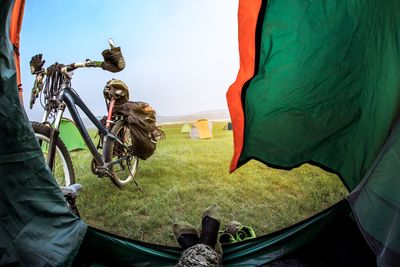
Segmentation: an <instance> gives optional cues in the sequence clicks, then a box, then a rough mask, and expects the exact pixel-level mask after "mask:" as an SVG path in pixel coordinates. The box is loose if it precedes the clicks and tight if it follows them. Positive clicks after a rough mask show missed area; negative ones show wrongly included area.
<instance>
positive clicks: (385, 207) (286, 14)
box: [0, 0, 400, 266]
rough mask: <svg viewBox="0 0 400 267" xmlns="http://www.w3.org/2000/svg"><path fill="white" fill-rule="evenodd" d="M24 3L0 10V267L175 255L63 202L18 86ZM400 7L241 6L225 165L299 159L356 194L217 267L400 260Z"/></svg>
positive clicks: (161, 262)
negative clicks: (90, 221)
mask: <svg viewBox="0 0 400 267" xmlns="http://www.w3.org/2000/svg"><path fill="white" fill-rule="evenodd" d="M23 8H24V1H23V0H4V1H3V2H2V5H1V6H0V20H1V22H2V23H1V27H2V28H1V31H0V35H1V43H0V46H1V51H0V58H1V61H0V106H1V107H2V108H1V109H0V122H1V124H2V127H1V128H0V136H1V144H0V173H1V174H2V176H1V178H0V188H1V189H0V266H4V265H7V266H70V265H73V266H173V265H175V264H176V263H177V260H178V258H179V255H180V253H181V249H179V248H177V247H169V246H162V245H156V244H149V243H145V242H141V241H137V240H131V239H128V238H124V237H120V236H116V235H113V234H111V233H108V232H105V231H102V230H99V229H95V228H92V227H90V226H88V225H87V224H86V223H85V222H84V221H83V220H81V219H80V218H78V217H77V216H75V215H74V214H73V213H72V212H71V211H70V210H69V209H68V207H67V206H66V204H65V200H64V198H63V195H62V193H61V190H60V188H59V187H58V185H57V183H56V181H55V179H54V178H53V177H52V175H51V172H50V171H49V169H48V168H47V166H46V163H45V161H44V158H43V155H42V151H41V149H40V147H39V145H38V143H37V141H36V138H35V136H34V134H33V131H32V128H31V126H30V123H29V120H28V118H27V116H26V113H25V111H24V109H23V107H22V106H21V104H20V100H19V96H18V92H19V90H18V87H19V84H21V81H20V77H19V76H18V69H19V59H18V47H19V33H20V30H21V23H22V15H23ZM398 10H400V2H398V1H397V0H389V1H378V0H375V1H372V0H371V1H367V0H366V1H361V2H358V3H357V4H356V3H352V2H349V1H336V2H318V3H316V2H313V3H311V2H310V3H309V5H305V4H304V2H303V1H296V4H293V5H287V3H285V1H279V0H275V1H261V0H253V1H249V0H241V1H240V2H239V11H238V19H239V43H240V45H239V52H240V55H241V62H240V70H239V73H238V76H237V80H236V81H235V83H234V84H232V86H231V87H230V88H229V91H228V93H227V99H228V105H229V109H230V113H231V118H232V125H233V134H234V138H235V142H234V143H235V154H234V157H233V160H232V165H231V171H234V170H235V169H236V168H238V167H240V166H241V165H243V164H245V163H246V162H247V161H249V160H250V159H257V160H259V161H261V162H263V163H265V164H267V165H268V166H273V167H276V168H283V169H291V168H294V167H295V166H298V165H300V164H303V163H306V162H308V163H312V164H315V165H318V166H321V167H323V168H325V169H327V170H329V171H332V172H334V173H336V174H338V175H339V177H340V178H341V180H342V182H343V183H344V184H345V185H346V187H347V188H348V189H349V191H350V192H351V193H350V194H349V195H348V197H347V198H346V199H343V200H342V201H340V202H338V203H337V204H335V205H333V206H332V207H330V208H328V209H326V210H324V211H322V212H320V213H318V214H315V215H314V216H312V217H310V218H308V219H306V220H303V221H300V222H298V223H296V224H294V225H292V226H289V227H287V228H284V229H281V230H279V231H277V232H274V233H271V234H267V235H263V236H259V237H257V238H255V239H251V240H247V241H244V242H240V243H236V244H229V245H225V246H224V247H223V251H224V255H223V257H224V265H226V266H398V264H399V262H400V219H399V218H400V216H398V215H399V210H400V209H399V207H400V194H398V188H400V179H399V176H398V172H399V169H400V160H399V159H400V124H399V123H398V120H399V118H400V108H399V107H400V90H399V88H400V76H399V75H398V73H399V72H400V63H399V62H400V60H399V59H400V23H398V22H399V16H398ZM349 14H351V16H349ZM316 21H317V22H318V23H316ZM249 29H250V30H249ZM251 29H252V30H251ZM299 32H301V34H298V33H299ZM327 33H328V34H327ZM329 34H330V35H329ZM328 37H329V38H328ZM296 38H301V39H300V42H299V43H300V45H299V46H298V47H294V46H293V45H291V41H293V39H296ZM327 38H328V39H327ZM281 47H284V48H283V49H282V48H281ZM338 88H339V89H338ZM10 117H11V118H13V120H10V119H9V118H10ZM310 129H312V133H313V134H312V135H309V134H308V133H309V132H310ZM259 136H262V139H260V138H258V137H259ZM11 137H12V138H11Z"/></svg>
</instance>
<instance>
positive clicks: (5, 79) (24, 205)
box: [0, 0, 87, 266]
mask: <svg viewBox="0 0 400 267" xmlns="http://www.w3.org/2000/svg"><path fill="white" fill-rule="evenodd" d="M13 2H14V1H11V0H4V1H2V3H1V5H0V21H1V22H2V23H1V24H0V25H1V30H0V48H1V49H0V58H1V60H0V106H1V109H0V121H1V125H2V127H0V136H1V141H0V174H1V176H0V266H3V265H11V266H69V265H70V264H71V263H72V261H73V260H74V258H75V255H76V254H77V252H78V249H79V245H80V243H81V241H82V239H83V237H84V235H85V231H86V228H87V226H86V224H85V223H84V222H82V221H81V220H80V219H79V218H77V217H76V216H75V215H73V213H72V212H71V211H70V210H69V209H68V207H67V205H66V202H65V200H64V198H63V195H62V193H61V190H60V188H59V187H58V185H57V183H56V181H55V180H54V178H53V177H52V175H51V172H50V170H49V169H48V168H47V167H46V164H45V161H44V158H43V155H42V151H41V150H40V148H39V144H38V143H37V141H36V138H35V136H34V134H33V131H32V128H31V127H30V124H29V122H28V119H27V117H26V114H25V112H24V110H23V109H22V107H21V105H20V102H19V99H18V94H17V92H18V90H17V81H16V70H15V65H14V61H13V46H12V44H11V43H10V40H9V25H10V24H9V23H10V14H11V8H12V5H13ZM10 118H12V119H10Z"/></svg>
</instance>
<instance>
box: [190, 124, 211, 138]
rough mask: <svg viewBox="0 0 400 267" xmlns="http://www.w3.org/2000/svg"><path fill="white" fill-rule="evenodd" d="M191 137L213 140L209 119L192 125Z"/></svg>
mask: <svg viewBox="0 0 400 267" xmlns="http://www.w3.org/2000/svg"><path fill="white" fill-rule="evenodd" d="M190 137H191V138H192V139H207V138H212V123H211V122H210V121H208V120H207V119H201V120H198V121H196V122H195V123H194V124H193V125H192V129H191V131H190Z"/></svg>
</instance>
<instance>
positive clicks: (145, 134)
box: [113, 101, 165, 160]
mask: <svg viewBox="0 0 400 267" xmlns="http://www.w3.org/2000/svg"><path fill="white" fill-rule="evenodd" d="M113 113H114V114H115V115H121V116H123V117H124V119H125V120H126V121H127V122H128V125H129V129H130V132H131V137H132V140H133V154H134V155H136V156H137V157H139V158H140V159H143V160H145V159H147V158H149V157H150V156H151V155H153V153H154V151H155V150H156V145H157V142H158V141H159V140H160V139H161V138H163V137H164V136H165V134H164V132H163V131H162V130H161V129H160V128H159V127H157V126H156V112H155V110H154V109H153V108H152V107H151V106H150V105H149V104H147V103H145V102H139V101H128V102H126V103H124V104H122V105H116V106H115V107H114V111H113Z"/></svg>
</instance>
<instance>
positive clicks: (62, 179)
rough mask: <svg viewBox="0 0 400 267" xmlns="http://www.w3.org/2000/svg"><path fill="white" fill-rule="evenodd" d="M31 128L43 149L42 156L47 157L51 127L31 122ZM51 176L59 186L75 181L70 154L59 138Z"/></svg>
mask: <svg viewBox="0 0 400 267" xmlns="http://www.w3.org/2000/svg"><path fill="white" fill-rule="evenodd" d="M32 128H33V131H34V132H35V136H36V139H37V140H38V142H39V145H40V147H41V149H42V151H43V154H44V157H45V159H47V152H48V150H49V147H50V146H49V145H50V131H51V129H50V127H49V126H47V125H45V124H43V123H39V122H32ZM53 176H54V178H55V179H56V181H57V183H58V185H59V186H60V187H61V186H68V185H70V184H74V183H75V172H74V167H73V165H72V160H71V156H70V154H69V152H68V149H67V147H66V146H65V144H64V142H63V141H62V140H61V139H60V138H58V140H57V143H56V155H55V158H54V168H53Z"/></svg>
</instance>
